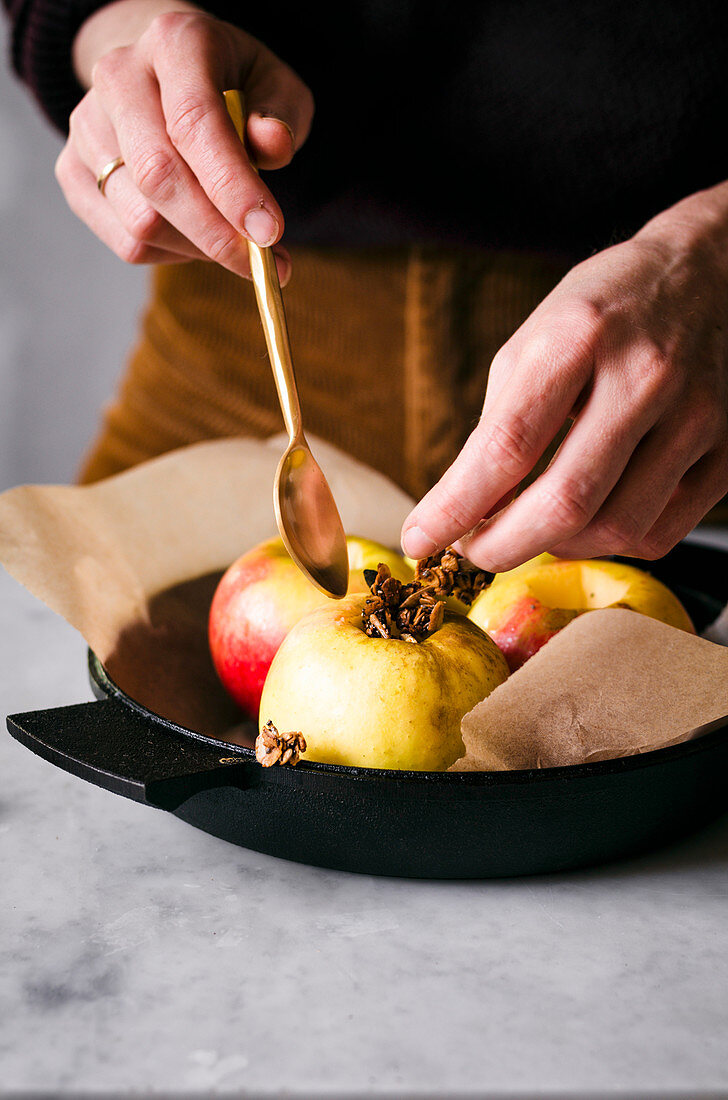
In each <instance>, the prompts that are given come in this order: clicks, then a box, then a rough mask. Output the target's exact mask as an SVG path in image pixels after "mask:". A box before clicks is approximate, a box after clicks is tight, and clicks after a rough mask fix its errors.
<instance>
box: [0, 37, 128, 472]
mask: <svg viewBox="0 0 728 1100" xmlns="http://www.w3.org/2000/svg"><path fill="white" fill-rule="evenodd" d="M0 36H2V41H1V45H2V51H3V64H2V65H0V149H1V150H2V155H0V490H2V489H6V488H8V487H9V486H11V485H16V484H20V483H22V482H28V481H69V480H70V479H71V478H72V477H73V474H74V471H75V469H76V467H77V464H78V460H79V457H80V455H81V453H82V451H83V449H84V447H85V445H86V444H87V442H88V441H89V439H90V438H91V436H92V435H93V433H94V430H95V425H96V422H97V419H98V416H99V410H100V408H101V406H102V404H103V402H104V401H105V400H106V399H107V397H108V395H109V394H110V393H111V392H112V389H113V385H114V381H115V379H116V377H117V375H118V374H119V371H120V369H121V366H122V364H123V361H124V357H125V354H126V350H127V348H128V346H129V344H130V342H131V340H132V339H133V335H134V329H135V325H136V318H137V316H138V313H139V309H140V306H141V303H142V301H143V297H144V293H145V286H146V277H147V273H146V270H144V269H142V268H130V267H128V266H126V265H124V264H123V263H122V261H121V260H119V259H117V258H116V257H115V256H113V255H112V254H111V253H110V252H108V251H107V250H106V249H105V248H104V246H103V245H102V244H100V242H99V241H97V240H96V238H95V237H93V236H92V234H91V233H90V231H89V230H88V229H86V228H85V226H83V225H82V224H81V222H79V221H78V220H77V219H76V218H75V217H74V215H73V214H72V213H71V212H70V210H69V209H68V207H67V206H66V204H65V201H64V199H63V196H62V194H61V192H60V189H59V187H58V185H57V184H56V181H55V178H54V175H53V165H54V162H55V159H56V157H57V155H58V153H59V152H60V149H61V146H62V139H61V137H60V135H59V134H56V133H55V132H54V131H53V130H52V129H51V128H50V125H49V124H48V123H47V122H46V121H45V119H44V118H43V117H42V115H41V114H40V112H39V110H38V109H37V107H36V106H35V104H34V103H33V102H32V101H31V100H30V98H29V96H28V94H27V93H26V91H25V89H24V88H22V87H21V85H20V84H19V83H18V82H17V80H16V79H15V78H14V76H13V74H12V73H11V71H10V68H9V65H8V63H7V59H6V58H7V27H6V24H5V21H4V20H3V19H0Z"/></svg>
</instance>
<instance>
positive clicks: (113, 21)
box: [72, 0, 201, 89]
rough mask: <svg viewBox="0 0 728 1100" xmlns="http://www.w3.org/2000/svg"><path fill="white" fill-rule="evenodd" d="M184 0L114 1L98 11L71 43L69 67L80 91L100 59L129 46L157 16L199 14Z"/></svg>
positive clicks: (84, 24)
mask: <svg viewBox="0 0 728 1100" xmlns="http://www.w3.org/2000/svg"><path fill="white" fill-rule="evenodd" d="M200 10H201V9H200V8H199V7H197V6H196V5H195V4H191V3H188V2H187V0H114V2H112V3H110V4H106V5H105V6H104V7H102V8H99V9H98V10H97V11H95V12H94V13H93V14H92V15H90V16H89V18H88V19H87V20H86V21H85V22H84V23H83V24H82V25H81V27H80V29H79V31H78V33H77V34H76V37H75V39H74V41H73V50H72V63H73V70H74V72H75V74H76V78H77V80H78V81H79V83H80V84H81V86H82V87H83V88H86V89H88V88H90V86H91V73H92V71H93V67H94V65H95V64H96V62H97V61H98V60H99V58H101V57H103V56H104V54H106V53H108V52H109V51H110V50H113V49H116V48H117V47H119V46H130V45H131V44H132V43H134V42H136V41H137V39H138V38H139V37H140V36H141V35H142V34H143V33H144V31H145V30H146V29H147V27H148V26H149V24H150V23H151V22H152V21H153V20H154V19H155V17H156V16H157V15H162V14H163V13H165V12H170V11H191V12H195V11H200Z"/></svg>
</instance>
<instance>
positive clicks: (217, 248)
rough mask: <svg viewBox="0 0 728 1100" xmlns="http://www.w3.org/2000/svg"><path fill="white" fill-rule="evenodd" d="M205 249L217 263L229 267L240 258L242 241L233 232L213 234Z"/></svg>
mask: <svg viewBox="0 0 728 1100" xmlns="http://www.w3.org/2000/svg"><path fill="white" fill-rule="evenodd" d="M204 251H205V254H206V255H207V256H209V257H210V259H211V260H214V261H215V263H218V264H222V266H223V267H227V266H228V265H229V264H233V263H234V262H235V260H239V258H240V241H239V239H238V237H237V236H235V234H233V233H224V234H221V235H218V236H211V237H210V238H209V240H208V241H207V243H206V245H205V248H204Z"/></svg>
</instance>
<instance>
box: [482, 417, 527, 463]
mask: <svg viewBox="0 0 728 1100" xmlns="http://www.w3.org/2000/svg"><path fill="white" fill-rule="evenodd" d="M482 446H483V450H484V457H485V458H486V460H487V461H488V462H489V463H490V464H491V465H492V466H495V467H496V469H497V470H499V471H501V472H502V473H504V474H506V475H507V476H509V477H520V476H521V474H522V472H523V469H524V466H527V465H528V464H529V462H531V461H533V460H535V459H536V458H538V447H537V441H536V438H535V433H534V429H533V427H532V426H531V425H530V424H529V423H528V422H527V420H526V419H525V417H522V416H517V415H516V416H511V418H510V419H509V420H504V421H501V422H500V423H496V424H493V425H492V426H491V427H490V429H489V430H488V432H487V435H486V438H485V440H484V441H483V444H482Z"/></svg>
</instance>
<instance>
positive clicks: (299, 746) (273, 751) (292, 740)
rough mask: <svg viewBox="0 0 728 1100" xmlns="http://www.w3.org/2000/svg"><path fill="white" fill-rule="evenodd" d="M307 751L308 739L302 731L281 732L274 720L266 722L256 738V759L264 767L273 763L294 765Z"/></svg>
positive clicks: (268, 766)
mask: <svg viewBox="0 0 728 1100" xmlns="http://www.w3.org/2000/svg"><path fill="white" fill-rule="evenodd" d="M305 751H306V739H305V737H304V736H303V734H302V733H279V732H278V730H277V729H276V727H275V726H274V725H273V723H272V722H266V724H265V725H264V726H263V729H262V730H261V731H260V733H259V734H258V736H257V737H256V739H255V759H256V760H257V761H258V763H259V764H262V765H263V767H264V768H270V767H272V765H273V764H290V765H291V766H294V765H296V764H297V763H298V761H299V760H300V759H301V753H302V752H305Z"/></svg>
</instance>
